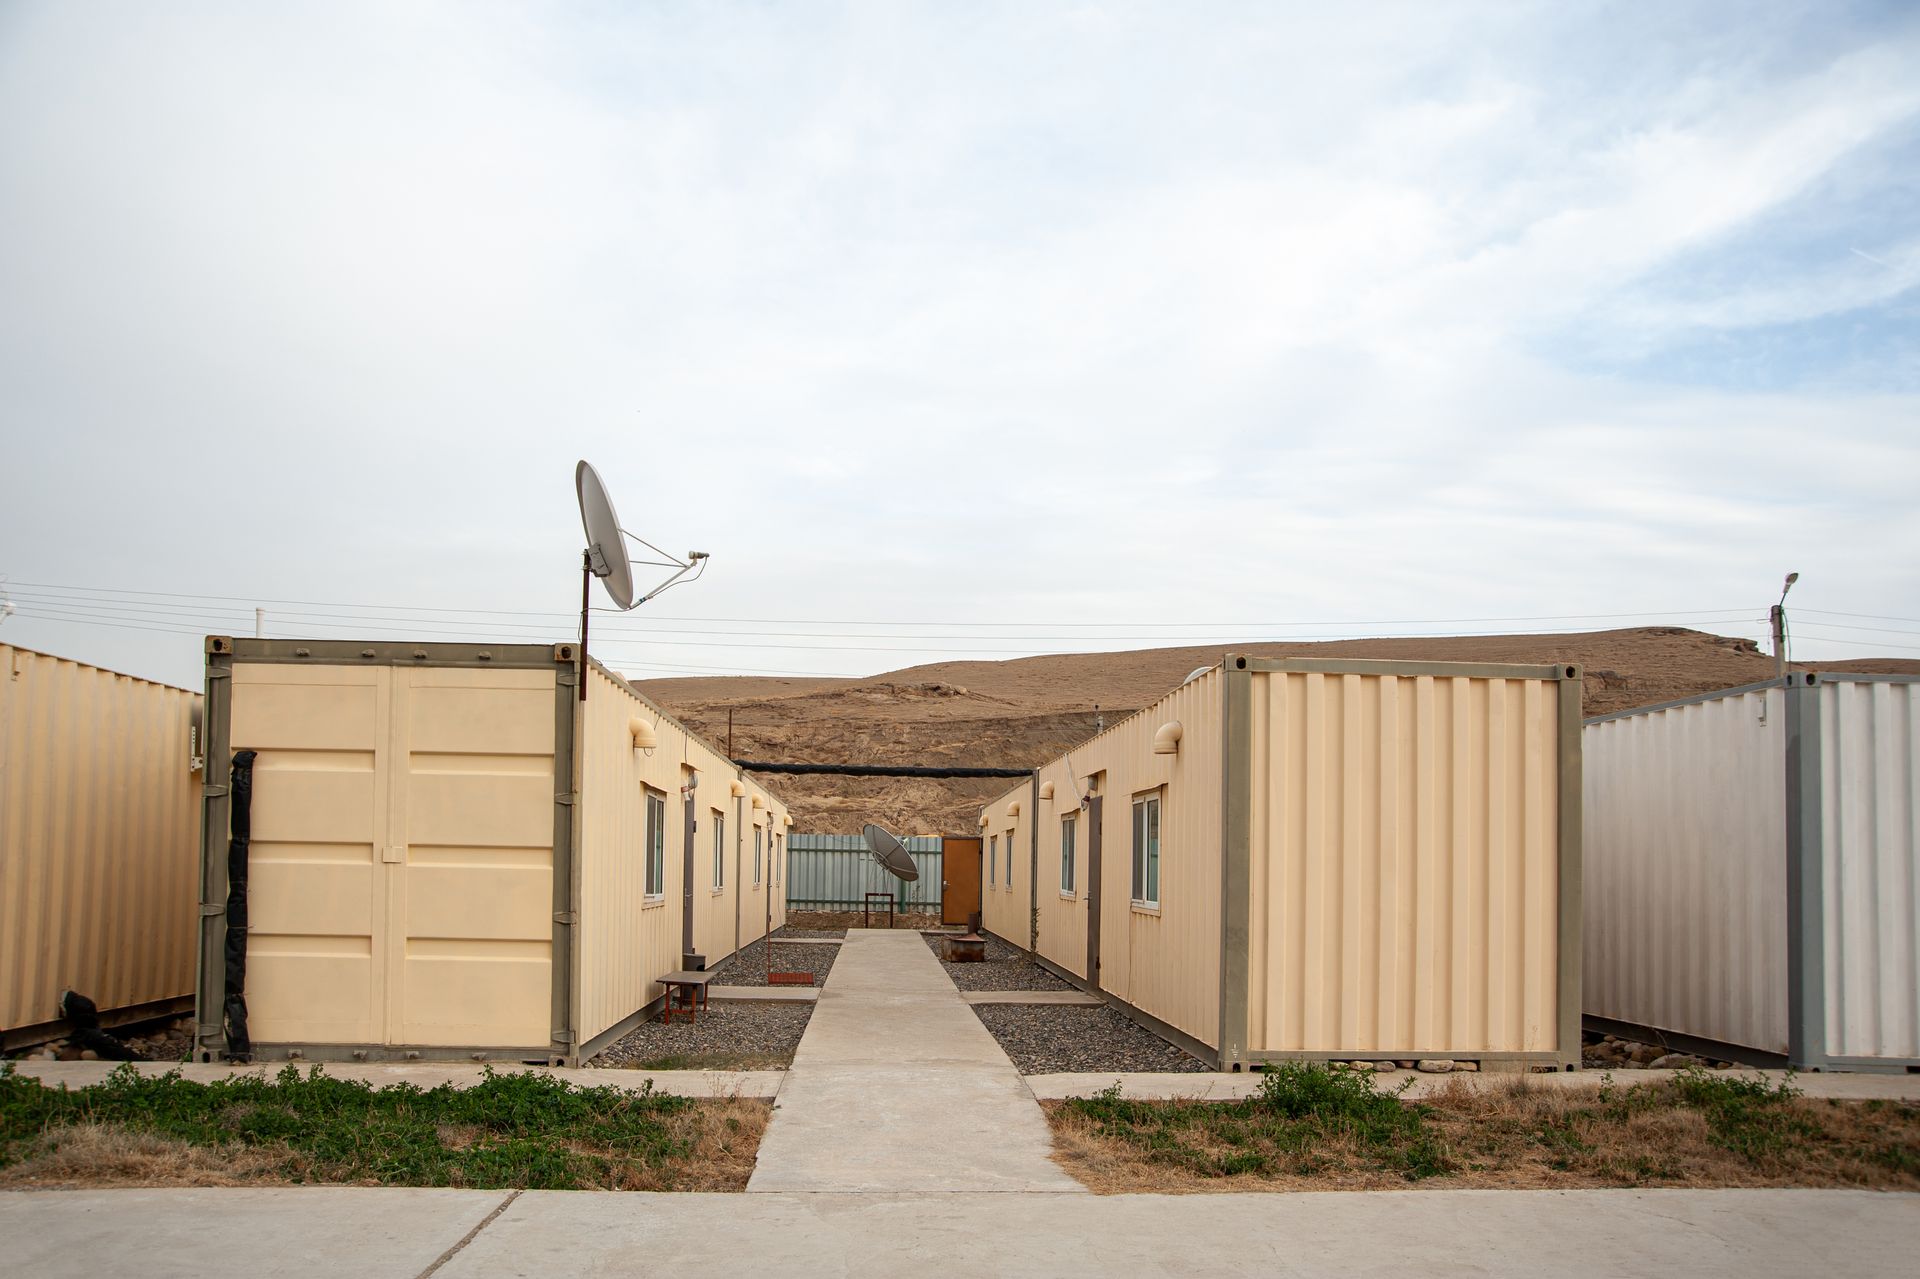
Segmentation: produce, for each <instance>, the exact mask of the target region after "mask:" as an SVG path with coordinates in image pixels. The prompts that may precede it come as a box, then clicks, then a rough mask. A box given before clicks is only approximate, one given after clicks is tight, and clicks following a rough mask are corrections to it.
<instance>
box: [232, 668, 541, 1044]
mask: <svg viewBox="0 0 1920 1279" xmlns="http://www.w3.org/2000/svg"><path fill="white" fill-rule="evenodd" d="M231 724H232V730H231V741H232V746H233V749H234V750H236V751H239V750H245V749H252V750H255V751H258V752H259V754H258V757H257V759H256V760H255V763H254V783H253V799H252V823H253V841H252V846H251V851H250V855H249V858H248V879H249V885H248V908H249V923H250V928H249V931H248V937H247V981H246V996H247V1004H248V1017H249V1022H250V1029H251V1033H252V1037H253V1039H254V1041H255V1042H256V1043H260V1044H276V1043H280V1044H316V1045H324V1044H384V1045H387V1046H390V1047H395V1048H398V1047H404V1046H408V1045H421V1046H438V1047H454V1046H465V1047H473V1048H483V1047H501V1048H510V1047H528V1048H534V1049H537V1050H540V1051H544V1050H545V1049H546V1047H547V1045H548V1043H549V1041H550V1039H551V1036H552V1027H553V929H554V903H553V839H554V804H555V794H556V788H555V779H554V734H555V681H554V676H553V673H552V672H551V671H543V670H516V669H486V668H480V669H467V668H450V667H432V668H406V667H392V666H384V665H382V666H372V665H369V666H366V667H356V666H344V665H341V666H304V665H292V664H268V663H245V664H239V665H236V666H235V667H234V668H233V690H232V715H231Z"/></svg>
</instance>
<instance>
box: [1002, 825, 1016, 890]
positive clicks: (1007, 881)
mask: <svg viewBox="0 0 1920 1279" xmlns="http://www.w3.org/2000/svg"><path fill="white" fill-rule="evenodd" d="M1000 887H1002V888H1004V889H1006V890H1007V891H1008V892H1012V891H1013V832H1012V831H1008V832H1007V873H1006V875H1005V877H1004V878H1002V879H1001V881H1000Z"/></svg>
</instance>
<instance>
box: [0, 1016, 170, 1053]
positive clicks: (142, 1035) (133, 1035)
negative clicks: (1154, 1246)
mask: <svg viewBox="0 0 1920 1279" xmlns="http://www.w3.org/2000/svg"><path fill="white" fill-rule="evenodd" d="M107 1033H108V1034H109V1035H112V1036H114V1037H115V1038H116V1039H118V1040H119V1041H120V1042H121V1043H123V1044H125V1045H126V1046H127V1047H128V1048H130V1049H132V1050H133V1052H134V1053H135V1054H136V1056H135V1058H134V1060H136V1061H186V1060H187V1059H188V1058H189V1057H190V1056H192V1054H193V1018H192V1017H191V1016H186V1017H175V1018H172V1019H171V1020H169V1021H165V1022H160V1023H153V1024H148V1025H146V1026H145V1027H144V1028H143V1029H141V1030H139V1031H137V1032H135V1031H129V1030H126V1029H125V1028H116V1029H110V1030H108V1031H107ZM8 1055H9V1056H12V1057H16V1058H27V1059H31V1060H38V1061H92V1060H97V1055H95V1056H86V1057H83V1056H82V1055H81V1050H80V1049H79V1048H78V1047H77V1046H75V1045H74V1044H73V1043H72V1042H71V1041H70V1040H65V1039H61V1040H56V1041H55V1042H53V1043H51V1044H43V1045H40V1046H38V1047H35V1048H33V1049H31V1050H27V1049H22V1050H21V1051H19V1052H17V1053H10V1054H8Z"/></svg>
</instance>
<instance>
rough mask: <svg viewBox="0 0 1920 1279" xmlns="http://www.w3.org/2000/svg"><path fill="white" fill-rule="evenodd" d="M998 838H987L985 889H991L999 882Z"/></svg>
mask: <svg viewBox="0 0 1920 1279" xmlns="http://www.w3.org/2000/svg"><path fill="white" fill-rule="evenodd" d="M999 875H1000V837H999V836H998V835H989V836H987V887H988V888H992V887H993V886H994V885H996V884H998V883H999V882H1000V879H999Z"/></svg>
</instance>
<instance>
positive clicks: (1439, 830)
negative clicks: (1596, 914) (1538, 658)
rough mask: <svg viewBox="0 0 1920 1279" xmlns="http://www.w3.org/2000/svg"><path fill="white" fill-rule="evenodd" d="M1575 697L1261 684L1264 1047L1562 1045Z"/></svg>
mask: <svg viewBox="0 0 1920 1279" xmlns="http://www.w3.org/2000/svg"><path fill="white" fill-rule="evenodd" d="M1558 731H1559V720H1558V689H1557V685H1556V684H1555V683H1554V682H1553V681H1550V680H1543V679H1500V678H1485V677H1478V676H1473V677H1460V676H1456V677H1435V676H1429V675H1417V676H1400V675H1384V674H1381V675H1376V674H1321V673H1310V672H1280V671H1272V672H1267V671H1262V672H1256V673H1255V675H1254V689H1253V758H1252V766H1253V788H1252V800H1253V803H1252V814H1251V830H1252V856H1251V865H1250V868H1249V870H1250V880H1249V888H1250V899H1251V902H1250V907H1251V910H1250V928H1249V974H1248V1003H1249V1015H1248V1046H1249V1048H1250V1049H1251V1050H1253V1051H1256V1052H1258V1051H1265V1052H1354V1053H1361V1052H1380V1053H1387V1052H1405V1053H1408V1054H1416V1053H1420V1054H1462V1055H1466V1054H1473V1053H1494V1052H1551V1051H1554V1050H1555V1049H1556V1048H1557V1047H1558V1044H1557V1042H1556V1041H1557V1039H1558V1028H1557V1018H1558V1013H1559V1007H1558V998H1557V993H1556V985H1557V974H1558V972H1559V964H1558V962H1557V960H1558V950H1557V946H1558V940H1557V922H1556V909H1557V903H1558V900H1559V884H1558V856H1559V852H1558V822H1559V810H1558V800H1557V770H1558V739H1557V734H1558Z"/></svg>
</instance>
